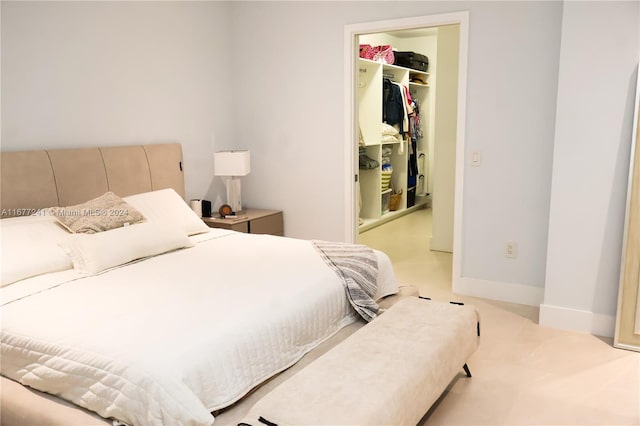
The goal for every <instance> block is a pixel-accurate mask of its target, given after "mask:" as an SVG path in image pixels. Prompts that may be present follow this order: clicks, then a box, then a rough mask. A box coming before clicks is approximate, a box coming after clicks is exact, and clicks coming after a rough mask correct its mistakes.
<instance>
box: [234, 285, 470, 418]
mask: <svg viewBox="0 0 640 426" xmlns="http://www.w3.org/2000/svg"><path fill="white" fill-rule="evenodd" d="M479 335H480V323H479V316H478V312H477V311H476V309H475V308H473V307H472V306H464V305H459V304H450V303H444V302H436V301H431V300H425V299H418V298H416V297H409V298H406V299H403V300H401V301H399V302H397V303H396V304H394V305H393V306H392V307H391V308H389V309H388V310H387V311H386V312H385V313H383V314H382V315H380V316H378V317H377V318H376V319H374V320H373V321H372V322H370V323H369V324H367V325H366V326H364V327H362V328H361V329H360V330H358V331H357V332H355V333H354V334H353V335H352V336H350V337H349V338H347V339H346V340H345V341H344V342H342V343H340V344H339V345H337V346H336V347H334V348H332V349H331V350H330V351H329V352H327V353H326V354H324V355H323V356H321V357H320V358H318V359H317V360H316V361H314V362H313V363H312V364H310V365H309V366H307V367H306V368H304V369H303V370H301V371H299V372H298V373H297V374H295V375H294V376H293V377H291V378H289V379H288V380H287V381H286V382H284V383H282V384H281V385H280V386H278V387H277V388H275V389H274V390H273V391H271V392H270V393H269V394H267V395H266V396H265V397H263V398H262V399H261V400H259V401H258V402H257V403H256V404H255V405H254V406H253V407H252V408H251V409H250V411H249V413H248V415H247V416H246V417H245V418H244V419H243V421H242V422H241V423H240V425H242V424H245V425H252V426H261V425H265V424H266V425H278V426H284V425H358V426H360V425H415V424H417V423H418V422H419V421H420V419H421V418H422V417H423V416H424V414H425V413H426V412H427V411H428V410H429V407H431V405H432V404H433V403H434V402H435V401H436V400H437V399H438V398H439V396H440V395H441V394H442V392H443V391H444V390H445V389H446V387H447V385H448V384H449V383H450V382H451V381H452V380H453V378H454V377H455V376H456V374H457V373H458V372H460V371H461V370H462V368H463V367H464V371H465V372H466V373H467V376H469V377H470V376H471V374H470V372H469V369H468V368H467V364H466V362H467V359H468V358H469V357H470V356H471V354H473V352H474V351H475V350H476V348H477V347H478V344H479V337H478V336H479Z"/></svg>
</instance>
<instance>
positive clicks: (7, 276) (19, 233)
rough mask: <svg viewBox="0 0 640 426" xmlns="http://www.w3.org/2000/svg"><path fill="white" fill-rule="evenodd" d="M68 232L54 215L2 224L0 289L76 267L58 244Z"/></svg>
mask: <svg viewBox="0 0 640 426" xmlns="http://www.w3.org/2000/svg"><path fill="white" fill-rule="evenodd" d="M68 237H69V232H68V231H67V230H66V229H64V228H63V227H62V226H60V225H59V224H58V223H57V220H56V218H55V217H53V216H44V215H43V216H23V217H14V218H10V219H2V220H1V221H0V246H1V252H0V259H1V261H0V280H1V281H2V282H1V283H0V287H4V286H5V285H8V284H11V283H14V282H16V281H20V280H23V279H25V278H30V277H35V276H36V275H42V274H47V273H50V272H57V271H64V270H66V269H71V268H73V264H72V263H71V260H70V259H69V257H68V256H67V255H66V254H65V252H64V250H62V248H61V247H60V246H59V245H58V244H59V243H60V242H61V241H64V240H65V239H66V238H68Z"/></svg>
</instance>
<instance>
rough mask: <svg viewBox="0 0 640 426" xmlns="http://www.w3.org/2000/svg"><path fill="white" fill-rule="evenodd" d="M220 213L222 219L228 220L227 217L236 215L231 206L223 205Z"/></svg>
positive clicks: (219, 210)
mask: <svg viewBox="0 0 640 426" xmlns="http://www.w3.org/2000/svg"><path fill="white" fill-rule="evenodd" d="M218 213H220V217H221V218H222V219H224V218H226V217H227V216H231V215H233V216H235V213H234V212H233V210H232V209H231V206H230V205H229V204H223V205H221V206H220V208H219V209H218Z"/></svg>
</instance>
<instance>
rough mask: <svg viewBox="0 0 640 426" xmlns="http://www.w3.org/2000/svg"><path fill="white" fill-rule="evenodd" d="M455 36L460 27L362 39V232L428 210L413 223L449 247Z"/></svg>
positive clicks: (439, 246)
mask: <svg viewBox="0 0 640 426" xmlns="http://www.w3.org/2000/svg"><path fill="white" fill-rule="evenodd" d="M459 36H460V31H459V25H446V26H439V27H430V28H420V29H411V30H401V31H391V32H384V33H375V34H363V35H360V36H359V45H360V57H359V58H358V67H357V76H356V79H357V90H358V94H357V103H358V105H357V111H358V132H357V133H358V135H359V137H358V141H357V144H358V164H359V167H358V182H359V191H358V197H359V199H358V230H359V233H360V234H362V233H364V232H366V231H368V230H371V229H373V228H378V227H380V226H384V225H385V224H386V223H388V222H390V221H393V220H395V219H397V218H399V217H402V216H404V215H407V214H412V213H414V212H416V211H418V210H421V209H432V211H431V212H430V215H429V217H430V218H431V220H429V221H428V223H427V221H424V222H425V223H424V224H422V221H411V222H410V223H414V224H415V223H418V227H419V228H420V229H416V231H417V232H419V233H421V234H422V233H424V238H425V239H427V240H429V241H428V244H427V245H428V247H429V248H430V249H431V250H437V251H445V252H451V251H453V214H454V190H455V163H456V128H457V95H458V53H459ZM425 62H426V63H425ZM422 225H424V226H422ZM414 226H415V225H414ZM426 227H429V228H430V229H424V228H426Z"/></svg>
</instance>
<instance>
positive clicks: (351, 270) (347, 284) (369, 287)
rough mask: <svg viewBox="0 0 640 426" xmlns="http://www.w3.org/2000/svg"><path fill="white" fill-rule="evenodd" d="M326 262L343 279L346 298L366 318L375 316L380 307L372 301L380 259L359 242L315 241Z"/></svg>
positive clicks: (370, 318) (314, 244) (315, 245)
mask: <svg viewBox="0 0 640 426" xmlns="http://www.w3.org/2000/svg"><path fill="white" fill-rule="evenodd" d="M312 244H313V246H314V247H315V248H316V249H317V250H318V252H319V253H320V255H321V256H322V258H323V259H324V260H325V262H327V265H329V267H330V268H331V269H333V270H334V271H335V272H336V274H338V276H339V277H340V279H341V280H342V284H343V285H344V289H345V292H346V294H347V299H349V303H351V306H353V308H354V309H355V310H356V311H357V312H358V313H359V314H360V316H361V317H362V318H364V319H365V321H367V322H369V321H371V320H372V319H374V318H375V317H376V315H377V314H378V312H379V310H380V307H379V306H378V304H377V303H376V302H375V300H373V297H374V296H375V294H376V289H377V287H378V283H377V278H378V259H377V258H376V254H375V253H374V252H373V250H371V249H370V248H369V247H367V246H364V245H360V244H349V243H337V242H328V241H312Z"/></svg>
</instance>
